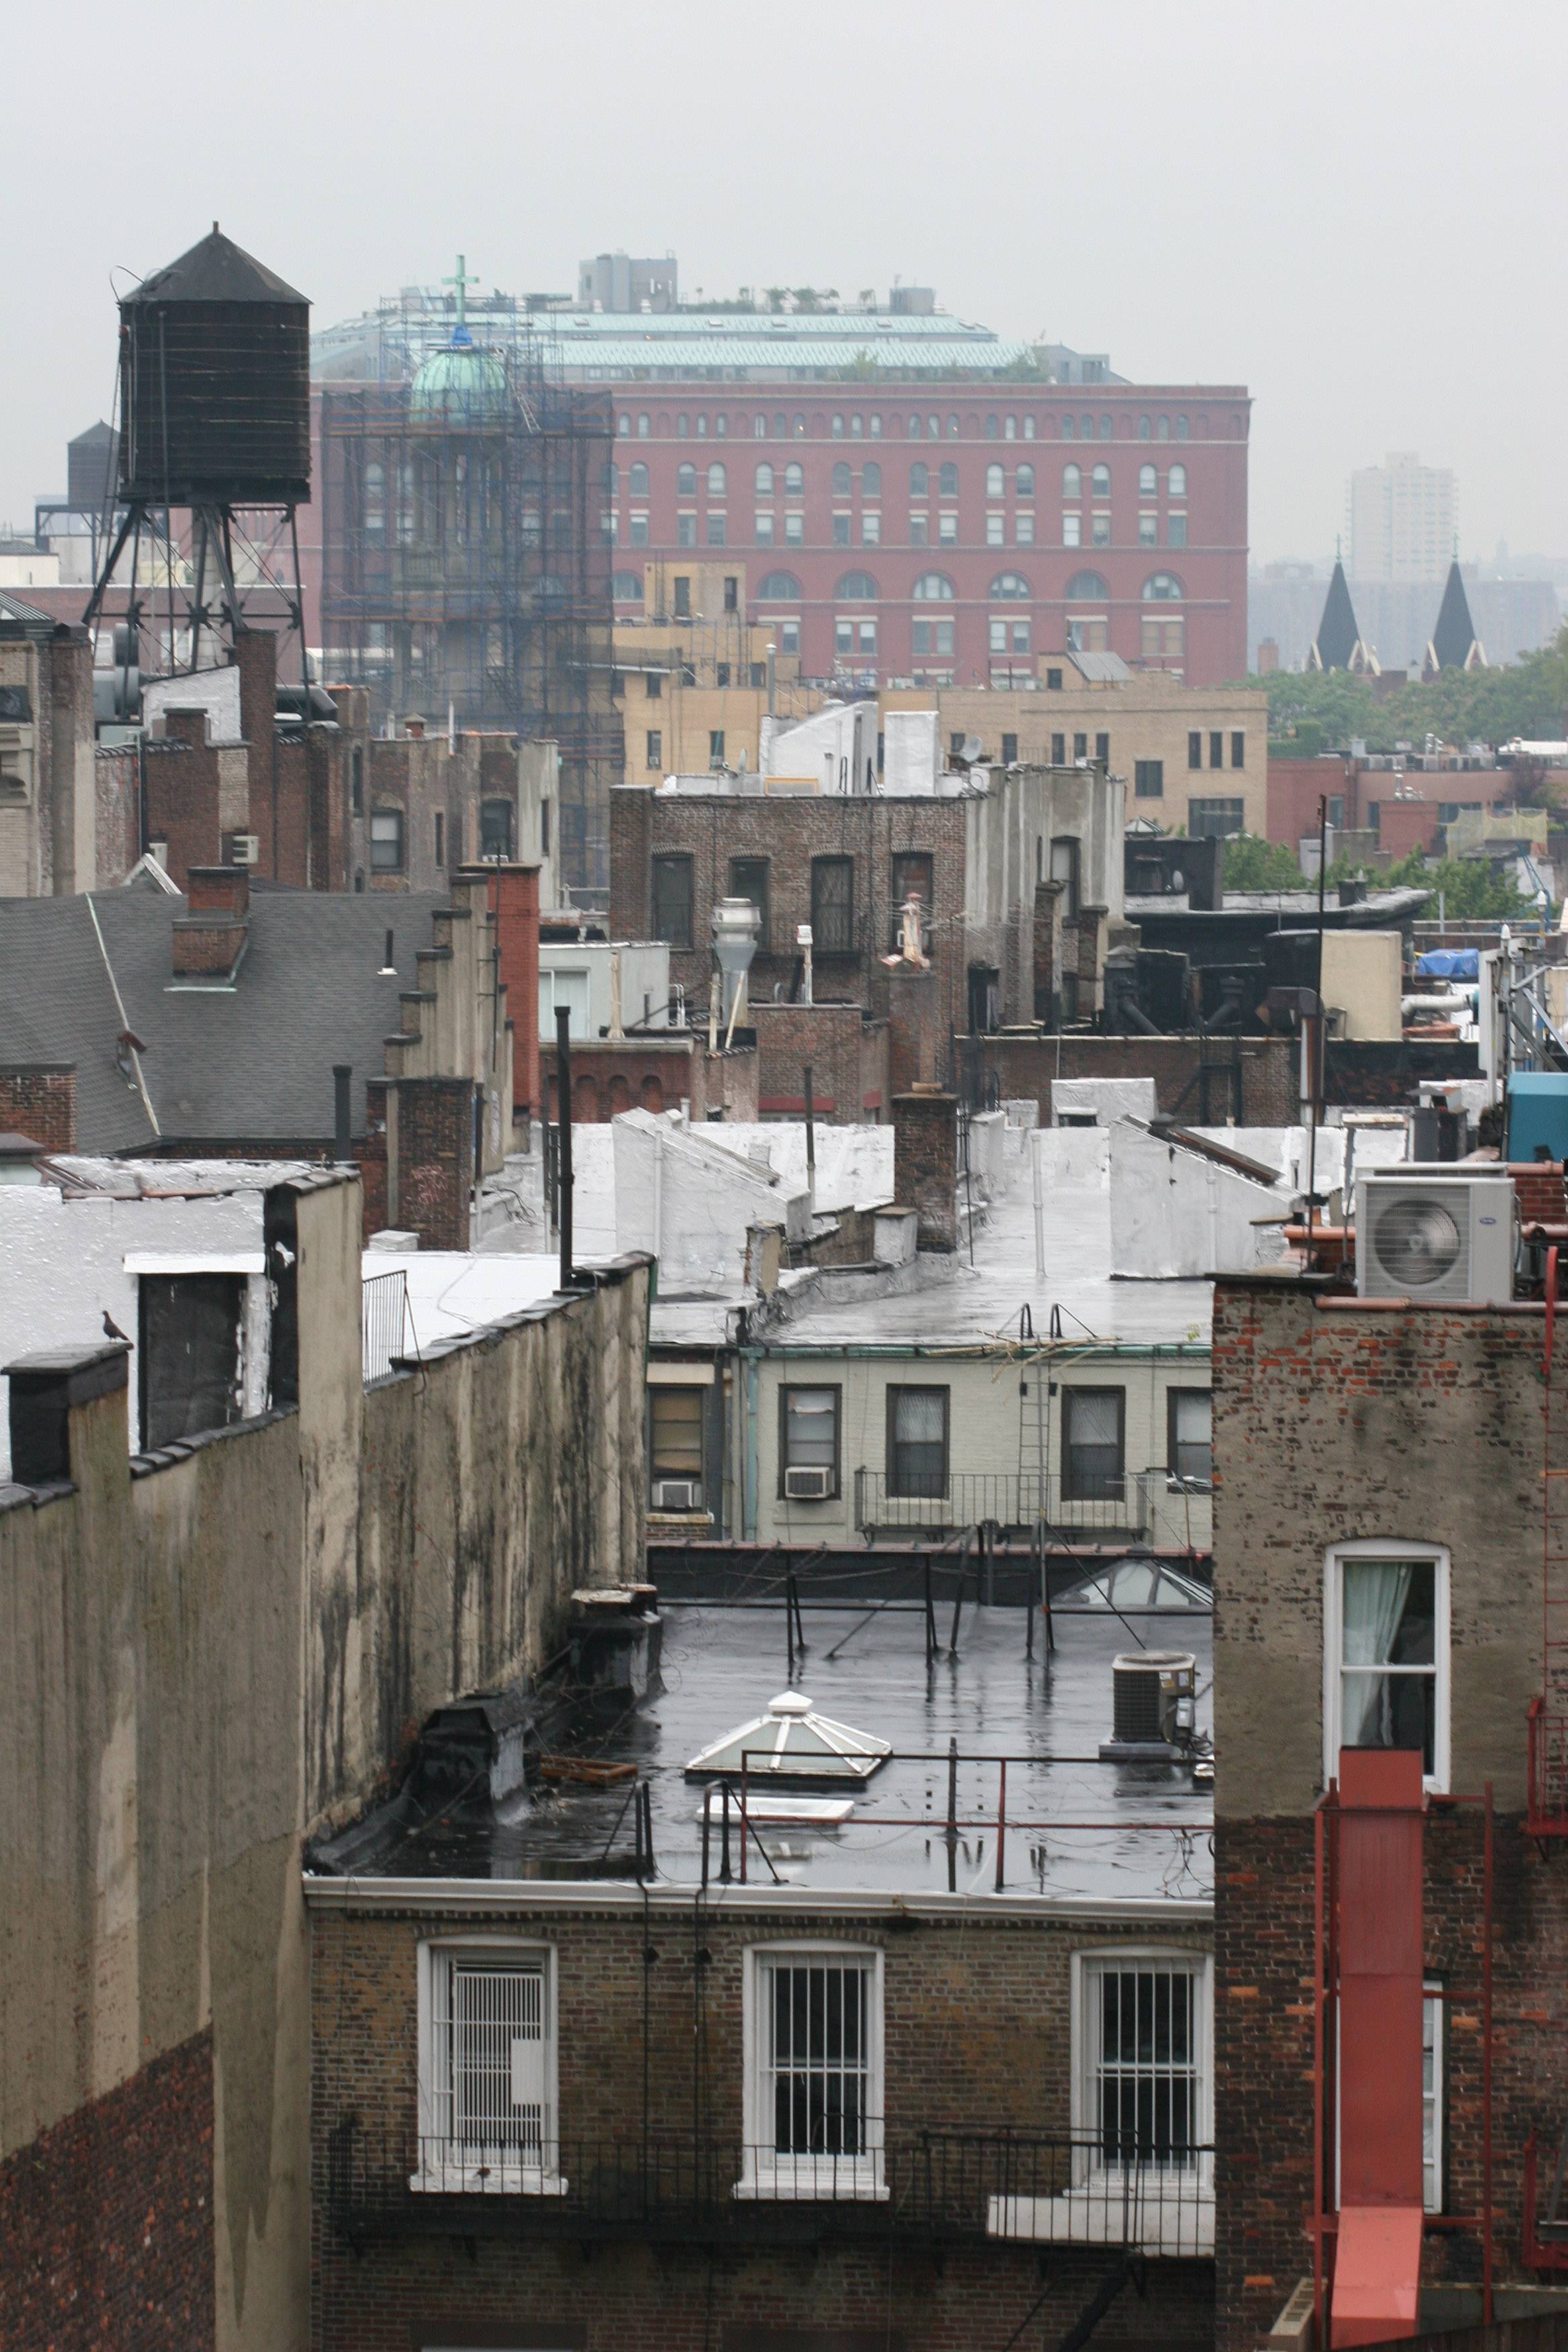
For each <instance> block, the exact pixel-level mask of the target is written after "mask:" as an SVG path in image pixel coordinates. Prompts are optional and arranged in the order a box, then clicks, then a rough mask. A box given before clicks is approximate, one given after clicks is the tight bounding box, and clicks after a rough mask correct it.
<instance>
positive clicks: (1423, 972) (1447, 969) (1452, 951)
mask: <svg viewBox="0 0 1568 2352" xmlns="http://www.w3.org/2000/svg"><path fill="white" fill-rule="evenodd" d="M1415 975H1416V978H1417V979H1418V980H1479V978H1480V976H1481V957H1480V950H1479V948H1434V949H1433V950H1432V951H1431V953H1430V954H1429V955H1424V956H1417V958H1416V959H1415Z"/></svg>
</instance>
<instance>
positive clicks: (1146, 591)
mask: <svg viewBox="0 0 1568 2352" xmlns="http://www.w3.org/2000/svg"><path fill="white" fill-rule="evenodd" d="M1186 593H1187V592H1186V590H1185V589H1184V587H1183V585H1182V583H1181V582H1180V581H1179V580H1178V579H1177V577H1176V575H1175V573H1174V572H1151V573H1150V574H1149V577H1148V579H1147V580H1145V582H1144V583H1143V601H1144V603H1145V604H1180V603H1181V601H1182V599H1183V597H1184V595H1185V594H1186Z"/></svg>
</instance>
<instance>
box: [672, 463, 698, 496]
mask: <svg viewBox="0 0 1568 2352" xmlns="http://www.w3.org/2000/svg"><path fill="white" fill-rule="evenodd" d="M675 495H676V497H677V498H678V499H694V498H695V497H696V496H697V468H696V467H695V466H678V467H676V469H675Z"/></svg>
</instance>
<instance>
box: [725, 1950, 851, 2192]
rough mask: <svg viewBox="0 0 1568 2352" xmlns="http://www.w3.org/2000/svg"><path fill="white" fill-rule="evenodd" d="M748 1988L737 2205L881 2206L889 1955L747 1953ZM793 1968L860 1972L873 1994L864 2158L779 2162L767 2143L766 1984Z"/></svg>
mask: <svg viewBox="0 0 1568 2352" xmlns="http://www.w3.org/2000/svg"><path fill="white" fill-rule="evenodd" d="M744 1960H745V1964H744V1968H743V1970H742V1980H741V2036H742V2042H741V2046H742V2053H743V2063H744V2068H745V2074H744V2080H743V2083H742V2100H741V2111H742V2133H743V2138H744V2152H743V2156H742V2174H741V2179H739V2180H738V2181H737V2182H736V2183H735V2190H734V2193H735V2195H736V2197H737V2198H756V2199H762V2198H769V2199H778V2200H781V2201H784V2200H790V2199H794V2198H804V2199H809V2200H816V2201H817V2202H822V2201H824V2200H832V2199H837V2198H843V2199H845V2200H852V2201H854V2202H856V2203H864V2202H874V2203H876V2202H880V2201H882V2200H885V2199H886V2197H887V2195H888V2193H889V2192H888V2187H887V2182H886V2180H885V2179H884V2176H883V2124H882V2106H883V2064H882V1973H883V1955H882V1951H881V1949H880V1947H879V1946H877V1945H874V1944H849V1943H833V1942H828V1941H817V1940H816V1939H805V1940H801V1941H795V1940H791V1941H789V1942H784V1943H777V1944H751V1945H748V1946H747V1948H746V1952H745V1956H744ZM781 1961H782V1962H784V1964H785V1965H786V1966H795V1965H805V1966H807V1967H809V1966H810V1965H811V1964H812V1962H813V1961H816V1962H826V1963H829V1964H832V1963H837V1964H838V1965H839V1966H844V1967H848V1966H853V1967H856V1968H859V1969H863V1970H864V1972H865V1975H866V1978H867V1986H866V2044H867V2061H868V2063H867V2069H866V2139H867V2149H866V2153H865V2155H864V2156H859V2157H852V2156H820V2157H810V2156H788V2155H784V2156H777V2155H775V2154H774V2152H773V2149H772V2148H771V2147H764V2146H763V2141H764V2140H768V2139H771V2137H772V2129H773V2126H772V2119H771V2116H769V2114H768V2112H767V2103H766V2099H765V2096H764V2086H763V2076H764V2074H765V2073H766V2072H767V2070H768V2068H769V2065H770V2063H771V2061H770V2055H769V2050H768V2030H769V2024H770V2016H771V2011H770V2004H769V2002H768V2001H767V2000H765V1999H764V1997H763V1979H764V1976H765V1974H766V1971H767V1970H768V1969H769V1968H770V1967H771V1966H773V1964H774V1963H775V1962H781Z"/></svg>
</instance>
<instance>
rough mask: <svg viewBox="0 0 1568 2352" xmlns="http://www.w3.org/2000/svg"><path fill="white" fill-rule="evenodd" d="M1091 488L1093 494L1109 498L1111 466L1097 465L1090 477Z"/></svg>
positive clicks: (1100, 497)
mask: <svg viewBox="0 0 1568 2352" xmlns="http://www.w3.org/2000/svg"><path fill="white" fill-rule="evenodd" d="M1089 488H1090V490H1091V492H1092V494H1093V496H1094V497H1095V498H1097V499H1108V498H1109V497H1110V467H1109V466H1097V467H1095V469H1094V472H1093V473H1092V475H1091V476H1090V477H1089Z"/></svg>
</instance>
